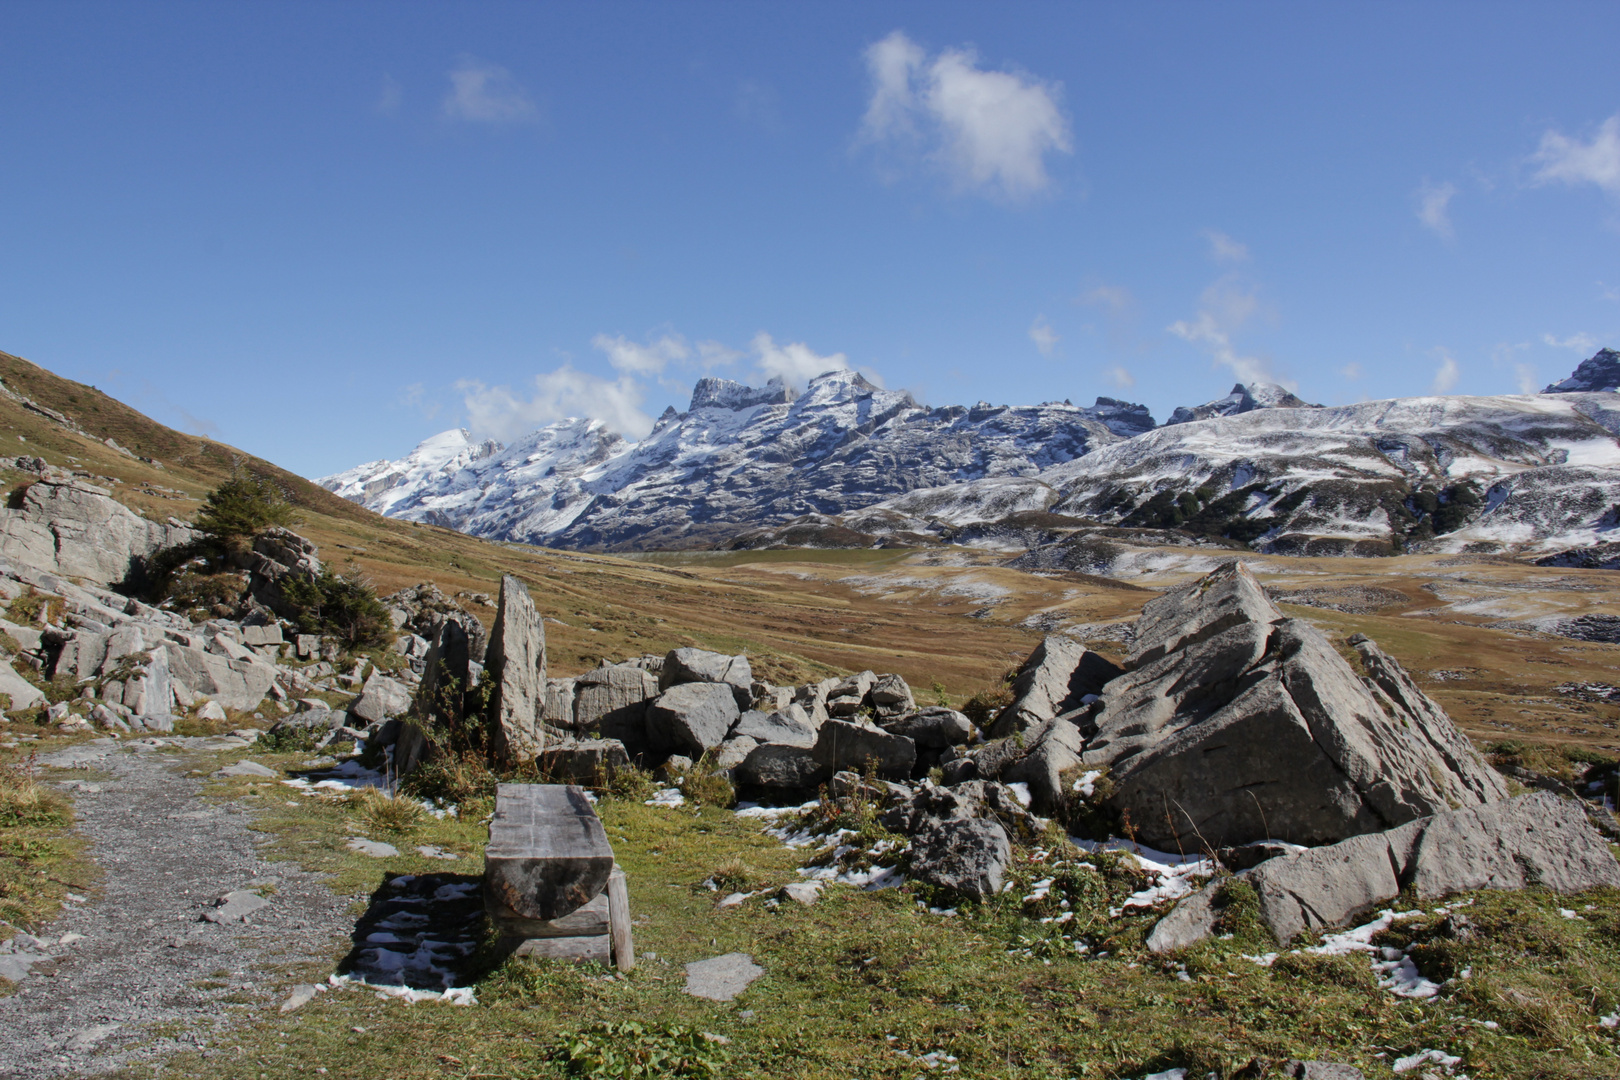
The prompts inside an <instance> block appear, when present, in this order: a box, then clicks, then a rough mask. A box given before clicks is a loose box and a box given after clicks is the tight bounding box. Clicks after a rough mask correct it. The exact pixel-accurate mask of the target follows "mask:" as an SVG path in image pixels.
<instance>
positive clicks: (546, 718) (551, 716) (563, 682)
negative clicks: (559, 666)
mask: <svg viewBox="0 0 1620 1080" xmlns="http://www.w3.org/2000/svg"><path fill="white" fill-rule="evenodd" d="M574 693H575V689H574V680H573V679H547V680H546V698H545V707H544V709H543V710H542V711H541V713H540V720H541V722H542V723H545V724H549V725H550V726H551V727H555V728H571V727H573V726H574Z"/></svg>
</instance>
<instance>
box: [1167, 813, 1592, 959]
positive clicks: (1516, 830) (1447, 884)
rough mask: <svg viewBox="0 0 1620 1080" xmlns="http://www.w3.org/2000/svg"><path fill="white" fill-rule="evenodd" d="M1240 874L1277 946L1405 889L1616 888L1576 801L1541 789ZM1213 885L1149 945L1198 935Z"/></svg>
mask: <svg viewBox="0 0 1620 1080" xmlns="http://www.w3.org/2000/svg"><path fill="white" fill-rule="evenodd" d="M1242 876H1244V877H1246V878H1247V879H1248V880H1249V882H1250V883H1251V884H1252V885H1253V886H1254V889H1255V892H1256V893H1257V894H1258V895H1259V898H1260V916H1261V918H1262V919H1264V920H1265V923H1266V925H1267V926H1268V927H1269V928H1270V929H1271V932H1272V933H1273V934H1275V935H1276V937H1277V940H1278V941H1281V942H1285V943H1286V942H1288V941H1291V940H1292V939H1293V938H1294V936H1295V935H1296V934H1299V933H1300V932H1301V931H1304V930H1323V929H1328V928H1331V927H1335V926H1341V925H1344V924H1345V923H1348V922H1350V921H1351V920H1353V919H1355V918H1357V917H1359V916H1361V915H1363V914H1365V913H1367V912H1369V911H1371V910H1373V909H1374V908H1376V907H1378V906H1379V905H1380V904H1383V903H1386V902H1388V901H1389V900H1391V899H1393V898H1394V897H1395V896H1397V895H1399V894H1400V893H1401V892H1402V891H1403V890H1406V889H1410V890H1412V892H1413V893H1414V894H1415V895H1416V896H1417V897H1418V898H1419V899H1424V900H1428V899H1433V898H1436V897H1440V896H1445V895H1447V894H1449V893H1454V892H1464V891H1468V890H1472V889H1522V888H1525V887H1526V886H1529V885H1537V886H1540V887H1542V888H1546V889H1550V890H1552V891H1554V892H1561V893H1574V892H1582V891H1584V890H1586V889H1592V888H1597V887H1600V886H1605V887H1610V888H1613V887H1620V863H1616V862H1615V859H1614V856H1613V855H1612V854H1610V852H1609V848H1608V845H1607V844H1606V843H1605V842H1604V840H1603V838H1602V837H1601V836H1599V835H1598V833H1597V830H1596V829H1594V828H1593V827H1592V825H1591V823H1590V822H1589V821H1588V820H1587V817H1586V812H1585V810H1584V809H1583V808H1582V807H1581V805H1580V804H1579V803H1578V802H1576V801H1574V800H1570V799H1565V798H1561V797H1560V796H1558V795H1554V794H1553V793H1551V792H1546V791H1540V792H1535V793H1534V794H1530V795H1520V796H1518V797H1516V798H1512V799H1506V800H1503V801H1500V802H1495V803H1491V804H1489V805H1486V806H1474V807H1468V808H1466V809H1462V810H1448V811H1446V812H1444V813H1441V814H1436V815H1434V816H1432V817H1426V818H1420V819H1418V820H1416V821H1411V822H1407V823H1406V824H1405V825H1402V826H1400V827H1398V828H1395V829H1391V830H1389V831H1387V832H1382V833H1376V834H1372V835H1366V836H1353V837H1351V838H1350V839H1348V840H1343V841H1341V842H1339V843H1337V844H1330V845H1328V846H1326V847H1319V848H1312V849H1310V850H1307V851H1302V852H1299V853H1297V854H1293V855H1286V856H1282V857H1279V858H1274V859H1268V860H1266V861H1265V862H1263V863H1261V864H1260V865H1259V866H1257V867H1255V868H1254V869H1253V870H1250V871H1246V872H1245V873H1244V874H1243V875H1242ZM1216 888H1217V886H1214V885H1211V886H1209V887H1207V888H1206V889H1205V890H1204V892H1203V893H1201V894H1195V896H1194V897H1188V898H1187V899H1184V900H1183V901H1182V902H1181V903H1180V904H1179V905H1177V907H1176V910H1174V911H1172V912H1171V913H1170V914H1169V915H1167V916H1166V917H1165V918H1164V919H1163V920H1161V922H1160V925H1161V926H1164V927H1165V930H1164V933H1163V934H1160V932H1159V929H1158V928H1157V927H1156V928H1155V929H1154V932H1153V934H1152V935H1150V937H1149V946H1150V947H1153V948H1155V949H1156V951H1163V949H1168V948H1181V947H1183V946H1185V945H1188V944H1191V943H1192V942H1194V941H1197V940H1200V939H1201V938H1202V937H1204V936H1207V935H1208V934H1209V933H1210V932H1211V931H1212V930H1213V926H1214V914H1215V912H1214V908H1213V904H1214V895H1215V889H1216ZM1183 908H1186V909H1187V910H1186V911H1185V912H1183V910H1182V909H1183ZM1200 929H1201V930H1202V933H1200V932H1199V931H1200ZM1155 940H1157V941H1158V942H1159V945H1158V946H1155V944H1154V942H1155Z"/></svg>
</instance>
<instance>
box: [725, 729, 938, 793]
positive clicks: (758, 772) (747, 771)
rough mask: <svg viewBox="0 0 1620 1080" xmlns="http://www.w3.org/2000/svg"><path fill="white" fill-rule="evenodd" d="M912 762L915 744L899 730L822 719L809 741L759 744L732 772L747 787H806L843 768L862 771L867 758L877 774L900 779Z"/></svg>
mask: <svg viewBox="0 0 1620 1080" xmlns="http://www.w3.org/2000/svg"><path fill="white" fill-rule="evenodd" d="M916 762H917V744H916V743H914V742H912V741H911V740H910V739H908V738H906V737H905V736H903V735H891V734H889V733H888V732H887V731H883V730H882V729H880V728H875V727H867V726H865V725H862V724H853V723H850V722H848V721H846V720H828V721H827V722H826V723H824V724H822V725H821V727H820V729H818V730H817V732H816V743H815V745H814V746H812V747H809V748H806V747H802V746H788V745H784V744H780V743H764V744H761V745H760V746H758V747H756V748H755V749H754V750H753V751H751V752H750V753H749V755H748V757H747V758H745V759H744V760H743V762H742V764H740V765H738V766H737V768H736V772H735V776H736V779H737V780H738V782H739V783H742V784H744V785H747V786H754V787H766V788H779V789H784V790H808V789H811V788H814V787H816V786H817V785H819V784H822V783H825V782H826V781H828V780H830V779H831V778H832V775H833V774H834V773H836V772H841V771H843V770H845V769H849V770H853V771H856V772H864V771H865V769H866V767H867V765H868V764H869V763H870V764H871V765H872V766H874V768H875V769H876V771H877V773H878V775H879V776H883V777H888V778H893V779H899V780H904V779H906V778H907V777H909V776H910V775H911V770H912V767H913V766H914V765H915V764H916Z"/></svg>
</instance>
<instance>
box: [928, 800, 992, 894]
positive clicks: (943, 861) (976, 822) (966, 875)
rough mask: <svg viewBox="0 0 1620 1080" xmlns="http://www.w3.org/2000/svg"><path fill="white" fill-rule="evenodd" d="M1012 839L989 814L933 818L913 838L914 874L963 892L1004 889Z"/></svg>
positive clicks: (960, 892) (984, 892) (935, 884)
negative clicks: (963, 817) (944, 819)
mask: <svg viewBox="0 0 1620 1080" xmlns="http://www.w3.org/2000/svg"><path fill="white" fill-rule="evenodd" d="M1011 861H1012V841H1011V840H1009V839H1008V837H1007V830H1006V829H1004V828H1003V827H1002V825H1001V822H999V821H995V820H993V819H990V818H967V819H961V818H956V819H951V820H947V821H940V822H932V823H930V824H928V825H926V826H925V827H924V828H923V829H922V830H921V831H919V832H918V833H917V834H916V835H915V836H914V837H913V838H912V841H911V876H912V877H914V878H916V879H917V880H918V881H921V882H924V883H926V884H929V885H934V886H937V887H939V888H942V889H949V890H950V891H951V892H954V893H957V894H959V895H961V896H965V897H971V898H974V899H983V898H985V897H988V896H994V895H995V894H996V893H998V892H1000V891H1001V883H1002V882H1003V881H1004V880H1005V879H1006V874H1007V864H1008V863H1009V862H1011Z"/></svg>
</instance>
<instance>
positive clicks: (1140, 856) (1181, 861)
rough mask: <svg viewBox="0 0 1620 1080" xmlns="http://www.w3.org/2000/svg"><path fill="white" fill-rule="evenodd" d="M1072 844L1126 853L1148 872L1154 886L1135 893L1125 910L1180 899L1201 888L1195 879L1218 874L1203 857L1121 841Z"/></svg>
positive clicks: (1076, 840)
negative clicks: (1175, 853) (1157, 849)
mask: <svg viewBox="0 0 1620 1080" xmlns="http://www.w3.org/2000/svg"><path fill="white" fill-rule="evenodd" d="M1069 842H1070V843H1072V844H1074V846H1075V847H1077V848H1079V849H1080V850H1081V851H1088V852H1089V851H1123V852H1126V853H1128V854H1131V855H1134V856H1136V861H1137V863H1139V864H1140V865H1141V867H1142V869H1144V870H1146V871H1147V872H1148V875H1149V879H1150V880H1151V881H1152V882H1153V884H1152V885H1150V886H1149V887H1148V888H1146V889H1143V890H1142V891H1141V892H1138V893H1132V894H1131V896H1130V897H1129V898H1128V899H1126V901H1125V903H1124V905H1123V906H1122V910H1123V909H1124V908H1133V907H1153V906H1154V905H1155V904H1161V903H1163V902H1164V901H1166V900H1177V899H1180V898H1181V897H1183V896H1186V895H1187V894H1188V893H1190V892H1192V891H1194V890H1195V889H1197V888H1198V887H1199V885H1200V883H1199V882H1195V881H1194V880H1193V879H1194V878H1207V877H1209V876H1211V875H1212V874H1214V873H1215V863H1214V861H1213V860H1211V859H1206V858H1204V857H1202V856H1200V855H1172V854H1171V853H1170V852H1168V851H1155V850H1153V849H1152V848H1150V847H1144V846H1142V845H1141V844H1133V843H1131V842H1130V841H1129V840H1120V839H1118V838H1114V839H1110V840H1107V841H1097V840H1082V839H1081V838H1080V837H1078V836H1071V837H1069Z"/></svg>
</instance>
